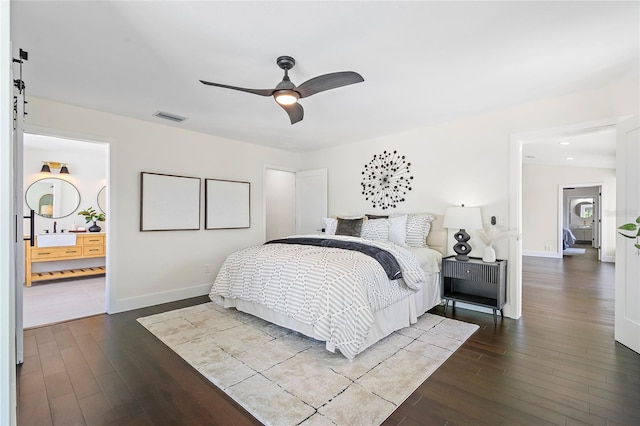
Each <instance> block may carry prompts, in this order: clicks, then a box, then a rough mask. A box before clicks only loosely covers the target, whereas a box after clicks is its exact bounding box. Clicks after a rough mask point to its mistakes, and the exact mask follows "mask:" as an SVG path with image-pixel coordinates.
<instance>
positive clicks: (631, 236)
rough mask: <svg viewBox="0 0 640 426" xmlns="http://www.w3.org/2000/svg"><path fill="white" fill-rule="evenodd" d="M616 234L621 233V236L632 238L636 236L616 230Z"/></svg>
mask: <svg viewBox="0 0 640 426" xmlns="http://www.w3.org/2000/svg"><path fill="white" fill-rule="evenodd" d="M618 234H620V235H622V236H623V237H625V238H632V239H633V238H636V236H635V235H627V234H623V233H622V232H618Z"/></svg>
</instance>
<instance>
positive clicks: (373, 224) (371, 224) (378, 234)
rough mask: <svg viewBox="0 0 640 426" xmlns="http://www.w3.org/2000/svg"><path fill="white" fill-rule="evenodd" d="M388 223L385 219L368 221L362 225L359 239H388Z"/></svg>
mask: <svg viewBox="0 0 640 426" xmlns="http://www.w3.org/2000/svg"><path fill="white" fill-rule="evenodd" d="M389 225H390V223H389V221H388V220H387V219H369V220H367V221H365V222H364V223H363V224H362V233H361V234H360V237H362V238H365V239H367V240H373V241H387V240H388V239H389Z"/></svg>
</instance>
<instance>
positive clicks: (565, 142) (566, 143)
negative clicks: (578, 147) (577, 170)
mask: <svg viewBox="0 0 640 426" xmlns="http://www.w3.org/2000/svg"><path fill="white" fill-rule="evenodd" d="M559 145H571V142H567V141H563V142H560V143H559Z"/></svg>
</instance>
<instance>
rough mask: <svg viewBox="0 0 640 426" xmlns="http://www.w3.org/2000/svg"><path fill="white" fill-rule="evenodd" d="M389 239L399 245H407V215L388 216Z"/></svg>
mask: <svg viewBox="0 0 640 426" xmlns="http://www.w3.org/2000/svg"><path fill="white" fill-rule="evenodd" d="M389 241H391V242H392V243H395V244H397V245H399V246H402V247H406V246H407V215H406V214H404V215H400V216H395V217H391V218H389Z"/></svg>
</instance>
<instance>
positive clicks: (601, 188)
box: [557, 183, 607, 261]
mask: <svg viewBox="0 0 640 426" xmlns="http://www.w3.org/2000/svg"><path fill="white" fill-rule="evenodd" d="M593 187H596V188H598V192H599V193H600V194H602V195H601V197H600V198H599V199H598V204H599V205H598V220H599V221H600V223H596V226H597V227H599V228H600V229H599V231H598V232H599V233H600V240H599V241H598V260H600V261H602V254H603V253H606V252H607V251H606V249H607V246H606V238H604V233H603V229H606V228H605V225H606V218H604V217H602V211H603V205H604V203H605V193H604V192H605V191H604V188H605V184H604V183H576V184H568V183H561V184H559V185H558V231H557V232H558V236H559V237H558V252H560V253H562V250H563V248H562V228H563V226H562V225H563V224H564V190H565V189H567V188H593Z"/></svg>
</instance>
